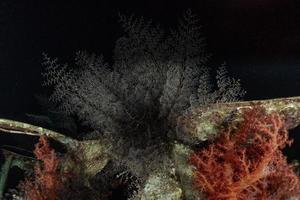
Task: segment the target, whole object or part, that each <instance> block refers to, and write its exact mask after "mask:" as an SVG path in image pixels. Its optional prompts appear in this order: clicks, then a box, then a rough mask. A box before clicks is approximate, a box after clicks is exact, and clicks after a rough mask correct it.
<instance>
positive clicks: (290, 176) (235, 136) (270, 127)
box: [190, 107, 300, 200]
mask: <svg viewBox="0 0 300 200" xmlns="http://www.w3.org/2000/svg"><path fill="white" fill-rule="evenodd" d="M291 142H292V141H291V140H289V139H288V132H287V129H286V127H285V123H284V120H282V119H281V117H280V115H279V114H277V113H271V114H266V113H265V111H264V110H263V108H260V107H256V108H254V109H252V110H248V111H245V113H244V121H243V122H242V123H241V124H240V126H239V128H238V129H237V130H233V128H228V129H227V130H226V131H224V132H223V133H222V134H221V135H220V136H219V137H218V138H217V139H216V141H215V142H214V143H213V144H211V145H209V146H208V147H207V148H205V149H202V150H199V151H198V152H195V153H193V154H192V155H191V157H190V162H191V164H192V165H193V166H194V167H195V179H194V183H195V186H196V187H197V188H198V189H199V190H200V191H201V192H203V193H205V194H206V195H207V199H209V200H228V199H230V200H237V199H238V200H242V199H243V200H244V199H272V200H276V199H278V200H279V199H287V198H288V197H291V196H293V195H300V192H299V191H300V179H299V177H298V176H297V175H296V174H295V173H294V171H293V166H291V165H289V164H288V163H287V161H286V158H285V157H284V156H283V154H282V152H281V150H282V149H283V148H284V147H285V146H286V145H287V144H288V145H290V144H291Z"/></svg>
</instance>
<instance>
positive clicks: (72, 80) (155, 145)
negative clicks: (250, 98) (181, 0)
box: [44, 11, 244, 183]
mask: <svg viewBox="0 0 300 200" xmlns="http://www.w3.org/2000/svg"><path fill="white" fill-rule="evenodd" d="M120 21H121V24H122V26H123V29H124V32H125V34H124V36H122V37H121V38H119V39H118V40H117V42H116V46H115V50H114V63H113V65H112V66H109V65H108V64H107V63H105V61H104V60H103V57H102V56H96V55H94V54H88V53H86V52H78V53H77V55H76V59H75V60H76V62H75V66H74V67H68V66H67V65H60V64H58V62H57V60H56V59H54V60H52V59H50V58H49V57H48V56H46V55H45V60H44V61H45V62H44V64H45V66H46V71H45V73H44V77H45V85H47V86H53V87H54V92H53V94H52V96H51V99H52V100H54V101H55V102H57V103H59V105H60V107H61V109H62V110H63V111H65V112H66V113H69V114H76V115H78V117H79V118H80V119H81V120H82V122H83V123H86V124H88V125H89V126H90V127H92V128H93V129H94V130H95V132H93V134H92V135H91V136H88V135H87V138H89V139H91V138H94V139H97V138H99V137H103V136H104V137H107V138H110V139H111V140H112V141H113V144H115V146H114V150H115V151H114V152H111V154H112V157H113V158H115V160H116V161H117V162H119V163H120V164H122V165H125V166H126V168H127V169H128V170H129V171H130V172H131V174H132V175H134V176H135V177H137V178H138V179H140V180H141V181H140V182H141V183H143V182H144V181H145V180H146V178H147V177H148V175H149V174H150V173H156V172H158V171H160V172H161V171H162V170H168V168H169V167H170V166H171V165H172V163H171V160H170V159H169V156H168V155H169V154H168V147H169V146H168V144H169V143H170V141H173V140H175V139H177V138H176V137H177V136H176V134H175V133H174V131H175V130H174V128H175V127H174V123H173V122H174V119H175V118H176V116H178V115H180V114H182V113H184V111H186V110H187V109H190V108H192V107H193V106H199V105H205V104H210V103H214V102H220V101H221V102H223V101H234V100H236V99H238V98H240V97H241V96H243V94H244V91H243V90H242V89H241V87H240V83H239V81H238V80H235V79H233V78H229V77H228V75H227V72H226V69H225V67H224V66H222V67H221V68H220V69H219V71H218V75H217V85H215V84H213V82H212V81H211V78H210V70H209V66H207V64H208V61H209V58H210V56H209V54H207V53H206V51H205V48H204V47H205V42H204V38H203V36H202V35H201V31H200V30H201V28H200V26H198V23H197V18H196V17H195V16H194V15H193V14H192V13H191V12H190V11H187V12H186V14H185V15H184V16H183V19H182V20H181V21H180V23H179V26H178V28H177V29H174V30H171V31H165V30H163V29H162V28H160V27H159V26H155V25H153V24H152V22H149V21H148V22H147V21H145V20H144V19H143V18H135V17H133V16H132V17H129V18H128V17H124V16H120ZM216 86H217V89H215V88H216ZM95 133H98V134H95ZM164 167H165V168H164Z"/></svg>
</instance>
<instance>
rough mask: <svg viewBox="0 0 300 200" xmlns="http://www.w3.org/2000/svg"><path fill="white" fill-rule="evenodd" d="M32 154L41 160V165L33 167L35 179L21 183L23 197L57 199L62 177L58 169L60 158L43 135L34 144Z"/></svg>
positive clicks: (61, 186) (43, 199) (29, 199)
mask: <svg viewBox="0 0 300 200" xmlns="http://www.w3.org/2000/svg"><path fill="white" fill-rule="evenodd" d="M34 154H35V156H36V157H37V159H38V160H41V161H42V165H41V166H40V165H37V166H36V167H35V180H33V181H31V180H29V179H26V180H25V181H24V182H23V183H22V189H23V191H24V193H25V199H28V200H32V199H34V200H57V199H58V197H57V196H58V193H59V191H60V190H61V189H62V188H63V179H62V178H63V177H62V176H61V174H60V172H59V171H58V165H59V161H60V160H59V158H58V157H57V155H56V153H55V151H54V150H53V149H51V148H50V146H49V144H48V142H47V140H46V138H45V137H43V136H42V137H41V138H40V141H39V143H38V144H37V145H36V148H35V150H34Z"/></svg>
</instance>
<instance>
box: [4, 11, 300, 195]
mask: <svg viewBox="0 0 300 200" xmlns="http://www.w3.org/2000/svg"><path fill="white" fill-rule="evenodd" d="M120 21H121V23H122V26H123V28H124V32H125V34H124V35H123V36H122V37H121V38H119V39H118V40H117V42H116V46H115V50H114V57H113V58H114V62H113V63H112V64H111V65H110V64H108V63H106V62H105V61H104V58H103V56H96V55H95V54H90V53H87V52H78V53H77V54H76V58H75V63H74V64H72V65H67V64H65V65H61V64H59V62H58V60H57V59H51V58H49V57H48V56H47V55H44V63H43V64H44V66H45V72H44V73H43V76H44V78H45V86H47V87H52V89H53V93H52V95H51V96H50V102H51V103H52V104H53V105H54V106H53V107H55V109H57V110H56V111H55V112H54V111H51V113H52V114H51V115H50V114H49V116H46V117H45V116H42V117H39V116H38V115H35V116H34V115H31V116H34V117H35V118H34V119H35V120H36V119H39V120H37V121H42V120H43V119H47V121H50V122H55V120H52V119H51V116H54V114H53V113H56V114H57V116H56V121H57V119H59V120H60V122H59V123H58V122H57V123H52V124H51V125H52V127H53V128H54V129H53V130H49V129H46V127H47V125H45V126H44V125H40V126H34V125H31V124H27V123H23V122H17V121H13V120H8V119H0V131H1V133H3V134H4V133H6V134H15V135H16V134H23V135H25V136H26V135H27V136H29V135H30V136H34V137H39V142H38V144H36V146H35V150H34V155H35V157H28V156H24V155H22V154H21V153H15V152H12V151H9V150H7V149H3V150H2V153H3V156H4V158H5V159H4V163H3V164H2V168H1V177H0V199H5V198H6V199H14V200H21V199H22V200H61V199H64V200H69V199H70V200H71V199H72V200H76V199H78V200H81V199H82V200H83V199H84V200H111V199H118V200H122V199H131V200H183V199H185V200H199V199H200V200H202V199H203V200H206V199H207V200H251V199H253V200H267V199H269V200H283V199H286V200H292V199H293V200H295V199H299V198H300V179H299V173H298V170H299V169H297V168H296V167H297V166H296V165H295V164H290V163H288V162H287V159H286V157H285V156H284V155H283V153H282V150H283V148H285V147H286V146H289V145H291V144H292V140H290V139H289V137H288V130H289V129H292V128H294V127H296V126H297V125H299V124H300V98H299V97H291V98H283V99H271V100H261V101H250V102H247V101H245V102H243V101H239V99H240V98H241V97H243V95H244V94H245V91H244V90H243V89H242V88H241V84H240V81H239V80H237V79H234V78H231V77H229V75H228V72H227V69H226V66H225V65H224V64H223V65H221V66H220V67H219V68H218V69H217V70H216V72H212V70H211V68H210V67H209V64H210V62H209V61H210V58H211V56H210V55H209V54H207V53H206V52H205V49H204V47H205V44H204V39H203V37H202V35H201V33H200V30H201V29H200V27H199V25H198V24H197V22H198V20H197V17H195V16H194V15H193V14H192V13H191V11H187V12H186V13H185V14H184V16H183V19H182V20H180V22H179V26H178V27H177V28H176V29H172V30H163V29H161V28H160V27H159V26H154V25H153V24H152V23H151V22H146V21H145V20H144V19H142V18H141V19H139V18H135V17H129V18H128V17H124V16H120ZM213 74H215V75H213ZM214 76H215V78H214ZM47 104H48V103H47ZM48 107H49V106H48ZM49 113H50V112H49ZM66 115H67V116H68V118H66V117H63V116H66ZM72 117H76V120H77V123H79V124H80V125H81V126H83V127H85V129H84V131H83V133H80V135H78V134H77V135H76V134H73V135H71V134H63V133H59V132H61V131H57V132H56V131H54V130H56V129H55V124H60V126H61V125H65V130H66V129H67V124H72V123H71V122H74V121H71V120H72ZM32 124H37V123H35V121H34V120H33V121H32ZM44 124H47V123H44ZM73 124H74V123H73ZM57 126H58V125H57ZM70 127H71V126H70ZM72 129H73V128H72ZM73 130H74V129H73ZM62 132H63V131H62ZM54 143H58V144H60V145H61V146H62V147H63V149H64V151H59V150H58V149H56V148H55V145H54ZM295 163H296V162H295ZM12 167H18V168H20V169H22V170H23V171H24V172H26V173H25V174H26V176H25V179H23V180H20V184H19V186H18V187H17V188H14V189H13V190H10V191H8V190H7V189H6V182H7V179H8V176H9V171H10V169H11V168H12ZM4 193H5V194H4Z"/></svg>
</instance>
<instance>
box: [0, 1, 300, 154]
mask: <svg viewBox="0 0 300 200" xmlns="http://www.w3.org/2000/svg"><path fill="white" fill-rule="evenodd" d="M188 8H191V9H192V11H193V12H194V13H195V14H197V15H198V16H199V19H200V23H201V24H202V25H203V28H202V31H203V35H204V36H205V37H206V41H207V50H208V52H210V53H212V54H213V57H212V60H213V63H216V65H217V64H221V63H222V62H224V61H226V63H227V64H228V70H229V72H230V74H231V75H232V76H234V77H236V78H240V79H241V83H242V86H243V88H244V89H245V90H247V95H246V96H245V100H253V99H267V98H277V97H289V96H300V91H299V88H300V85H299V84H300V76H299V75H300V51H299V50H300V12H299V9H300V1H297V0H281V1H280V0H252V1H245V0H244V1H241V0H223V1H222V0H194V1H187V0H185V1H179V0H177V1H176V0H144V1H142V0H139V1H138V0H136V1H115V0H99V1H94V2H92V1H81V2H80V1H73V2H72V1H57V2H55V1H38V0H36V1H34V0H26V1H25V0H24V1H20V0H1V1H0V90H1V101H0V117H1V118H10V119H18V120H25V113H35V112H38V111H39V106H38V105H37V102H36V101H35V99H34V95H35V94H40V93H49V92H50V91H49V89H47V88H45V87H42V86H41V83H42V76H41V72H42V70H43V67H42V65H41V62H42V52H46V53H48V54H49V55H50V56H52V57H58V58H59V59H60V60H61V61H62V62H71V61H72V60H73V58H74V55H75V52H76V51H78V50H87V51H89V52H95V53H97V54H104V56H105V57H106V58H107V61H108V62H111V61H112V60H111V56H112V51H113V48H114V45H115V41H116V39H118V37H120V36H121V35H122V29H121V26H120V24H119V22H118V13H119V12H120V13H121V14H125V15H130V14H135V15H136V16H144V17H145V18H146V19H153V21H154V23H160V24H161V25H162V27H165V28H168V27H174V26H175V25H176V23H177V20H178V18H180V17H181V16H182V14H183V13H184V12H185V10H186V9H188ZM213 67H215V66H213ZM297 132H298V134H297ZM299 132H300V130H297V129H296V130H295V131H293V133H292V134H291V135H292V136H293V137H294V138H295V145H294V146H293V147H292V148H291V150H290V151H289V157H290V158H291V159H293V158H296V157H297V156H298V157H299V153H298V152H299V150H298V148H299V147H298V148H297V146H300V133H299ZM297 144H298V145H297Z"/></svg>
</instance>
